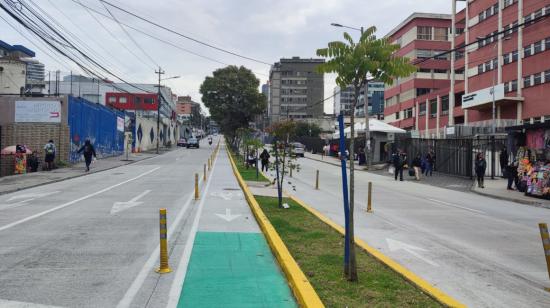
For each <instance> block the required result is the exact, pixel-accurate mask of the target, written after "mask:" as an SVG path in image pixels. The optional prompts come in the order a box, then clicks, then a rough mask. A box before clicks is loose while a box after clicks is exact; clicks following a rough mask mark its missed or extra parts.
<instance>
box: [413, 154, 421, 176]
mask: <svg viewBox="0 0 550 308" xmlns="http://www.w3.org/2000/svg"><path fill="white" fill-rule="evenodd" d="M421 166H422V158H421V156H420V154H418V155H416V157H415V158H414V159H413V161H412V167H413V169H414V176H415V178H416V180H417V181H420V167H421Z"/></svg>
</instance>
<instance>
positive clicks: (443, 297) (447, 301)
mask: <svg viewBox="0 0 550 308" xmlns="http://www.w3.org/2000/svg"><path fill="white" fill-rule="evenodd" d="M290 199H292V200H293V201H294V202H296V203H298V204H299V205H300V206H302V207H303V208H304V209H306V210H307V211H308V212H310V213H311V214H313V215H314V216H316V217H317V218H318V219H319V220H321V221H322V222H324V223H325V224H327V225H328V226H330V227H331V228H333V229H334V230H336V231H337V232H339V233H340V234H342V235H344V234H345V231H344V228H343V227H341V226H339V225H337V224H336V223H334V222H333V221H332V220H330V219H329V218H328V217H326V216H324V215H323V214H321V213H320V212H319V211H317V210H316V209H314V208H312V207H310V206H309V205H307V204H305V203H304V202H303V201H302V200H300V199H298V198H297V197H295V196H292V195H291V196H290ZM355 244H356V245H357V246H359V247H361V248H362V249H363V250H364V251H365V252H367V253H368V254H369V255H371V256H372V257H374V258H375V259H377V260H378V261H380V262H382V263H383V264H384V265H386V266H387V267H389V268H390V269H391V270H393V271H394V272H396V273H398V274H399V275H401V276H402V277H403V278H405V279H406V280H408V281H409V282H411V283H412V284H413V285H415V286H416V287H417V288H419V289H420V290H422V291H423V292H424V293H426V294H427V295H429V296H430V297H432V298H433V299H435V300H436V301H438V302H439V303H440V304H442V305H444V306H446V307H466V305H464V304H462V303H460V302H459V301H457V300H456V299H454V298H452V297H450V296H449V295H447V294H445V293H443V291H441V290H439V289H438V288H436V287H434V286H432V285H431V284H430V283H429V282H427V281H426V280H424V279H422V278H420V277H419V276H418V275H416V274H415V273H413V272H411V271H410V270H408V269H406V268H405V267H404V266H402V265H401V264H399V263H397V262H395V261H394V260H392V259H391V258H390V257H388V256H386V255H384V254H383V253H382V252H380V251H379V250H377V249H376V248H374V247H371V246H369V244H367V243H366V242H365V241H363V240H361V239H358V238H355Z"/></svg>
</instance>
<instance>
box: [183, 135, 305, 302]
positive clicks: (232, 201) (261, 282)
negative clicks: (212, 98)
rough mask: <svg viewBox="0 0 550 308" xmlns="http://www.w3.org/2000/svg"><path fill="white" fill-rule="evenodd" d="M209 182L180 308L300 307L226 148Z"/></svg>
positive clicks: (201, 203)
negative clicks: (249, 203)
mask: <svg viewBox="0 0 550 308" xmlns="http://www.w3.org/2000/svg"><path fill="white" fill-rule="evenodd" d="M208 181H209V182H207V184H206V189H205V190H204V191H206V194H205V196H201V202H200V204H198V207H199V213H198V215H199V217H200V218H199V222H198V229H197V232H196V236H195V239H194V243H193V248H192V250H191V256H190V258H189V263H188V266H187V273H186V274H185V276H184V277H185V279H184V281H183V287H182V289H181V294H180V297H179V303H178V307H297V305H296V302H295V299H294V297H293V295H292V293H291V291H290V288H289V285H288V283H287V281H286V279H285V276H284V274H283V273H282V271H281V269H280V268H279V266H278V264H277V262H276V261H275V258H274V257H273V254H272V253H271V250H270V249H269V246H268V244H267V242H266V239H265V238H264V236H263V234H262V233H261V231H260V228H259V226H258V223H257V222H256V220H255V219H254V215H253V214H252V212H251V210H250V208H249V206H248V203H247V202H246V200H245V198H244V194H243V192H242V191H241V188H240V187H239V185H238V182H237V180H236V178H235V176H234V175H233V172H232V169H231V165H230V161H229V158H228V154H227V152H226V150H225V148H224V147H223V146H222V148H221V149H220V152H219V154H218V158H217V160H216V161H215V166H214V168H213V170H212V172H211V173H210V174H209V180H208Z"/></svg>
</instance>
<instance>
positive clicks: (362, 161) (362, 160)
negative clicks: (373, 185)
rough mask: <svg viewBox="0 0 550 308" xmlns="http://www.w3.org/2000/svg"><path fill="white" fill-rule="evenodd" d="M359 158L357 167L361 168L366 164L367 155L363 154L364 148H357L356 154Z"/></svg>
mask: <svg viewBox="0 0 550 308" xmlns="http://www.w3.org/2000/svg"><path fill="white" fill-rule="evenodd" d="M357 157H359V166H363V165H365V164H366V163H367V155H366V154H365V148H363V147H359V152H358V153H357Z"/></svg>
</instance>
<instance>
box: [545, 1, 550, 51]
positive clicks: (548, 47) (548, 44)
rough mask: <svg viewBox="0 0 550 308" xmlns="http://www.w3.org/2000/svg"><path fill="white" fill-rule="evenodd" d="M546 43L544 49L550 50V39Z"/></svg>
mask: <svg viewBox="0 0 550 308" xmlns="http://www.w3.org/2000/svg"><path fill="white" fill-rule="evenodd" d="M549 13H550V11H549ZM544 41H545V43H544V45H545V47H544V49H546V50H550V37H547V38H546V39H545V40H544Z"/></svg>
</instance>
